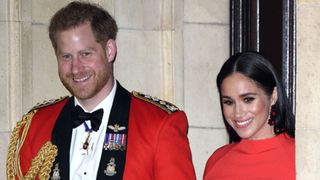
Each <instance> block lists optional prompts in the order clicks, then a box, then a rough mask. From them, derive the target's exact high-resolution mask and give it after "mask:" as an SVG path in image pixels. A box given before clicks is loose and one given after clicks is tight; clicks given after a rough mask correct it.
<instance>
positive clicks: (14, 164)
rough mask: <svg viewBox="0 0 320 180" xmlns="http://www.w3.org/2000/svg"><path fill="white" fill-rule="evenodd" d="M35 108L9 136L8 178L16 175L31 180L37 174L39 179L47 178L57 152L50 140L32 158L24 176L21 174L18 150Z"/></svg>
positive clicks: (24, 137) (12, 179) (10, 178)
mask: <svg viewBox="0 0 320 180" xmlns="http://www.w3.org/2000/svg"><path fill="white" fill-rule="evenodd" d="M36 112H37V110H33V111H31V112H29V113H28V114H26V115H24V116H23V117H22V120H21V121H19V122H18V123H17V125H16V127H15V128H14V130H13V131H12V134H11V137H10V143H9V147H8V155H7V178H8V180H14V179H15V177H16V176H17V177H18V178H19V179H23V180H31V179H35V178H36V176H37V175H38V177H39V179H40V180H42V179H49V176H50V172H51V167H52V165H53V162H54V160H55V157H56V156H57V154H58V148H57V147H56V146H55V145H53V144H52V143H51V142H50V141H48V142H46V143H45V144H44V145H43V146H42V147H41V149H40V150H39V152H38V153H37V155H36V157H34V158H33V159H32V162H31V165H30V168H29V170H28V172H27V174H26V175H25V176H23V174H22V172H21V168H20V156H19V153H20V150H21V147H22V145H23V143H24V141H25V139H26V136H27V133H28V130H29V127H30V124H31V120H32V117H33V115H34V114H35V113H36ZM22 128H23V131H22V134H21V138H20V139H19V133H20V131H21V129H22Z"/></svg>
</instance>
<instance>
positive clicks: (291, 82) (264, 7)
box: [230, 0, 296, 112]
mask: <svg viewBox="0 0 320 180" xmlns="http://www.w3.org/2000/svg"><path fill="white" fill-rule="evenodd" d="M230 12H231V13H230V24H231V27H230V39H231V43H230V45H231V47H230V54H231V55H232V54H234V53H237V52H242V51H246V50H252V51H258V52H260V53H262V54H263V55H264V56H266V57H267V58H268V59H270V60H271V61H272V63H273V64H274V65H275V66H276V68H277V69H278V71H279V72H280V75H281V76H282V82H283V84H284V86H285V89H286V93H287V95H288V97H289V100H290V103H291V105H292V109H293V111H294V112H295V86H296V84H295V80H296V78H295V73H296V38H295V29H296V27H295V21H296V19H295V0H230Z"/></svg>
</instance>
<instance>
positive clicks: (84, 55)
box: [81, 52, 91, 57]
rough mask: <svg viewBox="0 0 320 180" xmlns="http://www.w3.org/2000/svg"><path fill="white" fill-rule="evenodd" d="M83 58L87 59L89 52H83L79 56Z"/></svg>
mask: <svg viewBox="0 0 320 180" xmlns="http://www.w3.org/2000/svg"><path fill="white" fill-rule="evenodd" d="M81 55H82V56H83V57H87V56H90V55H91V52H83V53H82V54H81Z"/></svg>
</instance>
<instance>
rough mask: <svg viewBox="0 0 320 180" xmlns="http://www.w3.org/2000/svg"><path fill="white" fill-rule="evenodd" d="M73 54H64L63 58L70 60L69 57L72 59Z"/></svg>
mask: <svg viewBox="0 0 320 180" xmlns="http://www.w3.org/2000/svg"><path fill="white" fill-rule="evenodd" d="M71 57H72V56H71V55H70V54H64V55H62V58H63V59H66V60H69V59H71Z"/></svg>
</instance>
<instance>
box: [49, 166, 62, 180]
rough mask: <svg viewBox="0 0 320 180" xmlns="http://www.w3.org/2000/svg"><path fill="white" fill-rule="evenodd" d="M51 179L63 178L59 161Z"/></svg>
mask: <svg viewBox="0 0 320 180" xmlns="http://www.w3.org/2000/svg"><path fill="white" fill-rule="evenodd" d="M50 179H51V180H59V179H61V176H60V169H59V163H57V164H56V165H55V166H54V169H53V173H52V176H51V178H50Z"/></svg>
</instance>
